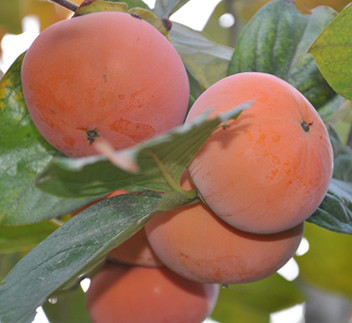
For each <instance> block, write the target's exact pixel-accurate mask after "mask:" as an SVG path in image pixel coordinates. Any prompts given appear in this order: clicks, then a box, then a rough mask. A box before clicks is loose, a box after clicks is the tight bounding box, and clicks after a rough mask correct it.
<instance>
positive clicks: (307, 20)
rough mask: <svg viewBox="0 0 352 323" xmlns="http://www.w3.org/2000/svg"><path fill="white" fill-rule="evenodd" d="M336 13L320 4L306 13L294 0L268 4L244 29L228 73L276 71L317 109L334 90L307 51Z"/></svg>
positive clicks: (275, 73)
mask: <svg viewBox="0 0 352 323" xmlns="http://www.w3.org/2000/svg"><path fill="white" fill-rule="evenodd" d="M335 16H336V13H335V11H334V10H333V9H331V8H328V7H317V8H315V9H313V10H312V13H311V14H310V15H304V14H302V13H300V12H299V11H298V10H297V9H296V7H295V4H294V1H287V0H278V1H272V2H270V3H268V4H267V5H265V6H264V7H263V8H262V9H260V10H259V11H258V13H257V14H256V15H255V16H254V17H253V18H252V20H251V21H250V22H249V23H248V25H247V26H246V27H245V29H244V30H243V32H242V34H241V36H240V39H239V41H238V44H237V46H236V49H235V51H234V54H233V56H232V60H231V63H230V66H229V71H228V73H229V74H235V73H240V72H249V71H253V72H254V71H256V72H264V73H270V74H274V75H276V76H278V77H279V78H281V79H284V80H286V81H287V82H289V83H290V84H292V85H293V86H294V87H295V88H297V89H298V90H299V91H300V92H301V93H303V95H304V96H305V97H306V98H307V99H308V100H309V101H310V102H311V103H312V104H313V105H314V106H315V108H317V109H318V108H319V107H320V106H321V105H322V104H324V103H325V102H326V101H328V100H329V99H331V98H332V97H333V96H334V95H335V92H334V91H333V90H332V89H331V88H330V87H329V86H328V84H327V82H326V81H325V80H324V78H323V77H322V75H321V74H320V72H319V69H318V67H317V65H316V63H315V61H314V58H313V57H312V56H311V55H310V54H307V51H308V49H309V48H310V46H311V45H312V43H313V42H314V40H315V39H316V37H318V35H319V34H320V33H321V31H322V30H323V29H324V28H325V26H326V25H327V24H328V23H329V22H330V21H331V20H332V19H333V18H334V17H335Z"/></svg>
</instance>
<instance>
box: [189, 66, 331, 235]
mask: <svg viewBox="0 0 352 323" xmlns="http://www.w3.org/2000/svg"><path fill="white" fill-rule="evenodd" d="M248 101H252V102H253V105H252V106H251V107H250V108H248V109H246V110H245V111H243V112H242V113H241V114H240V115H239V117H238V118H237V119H236V120H230V121H228V122H226V126H222V127H219V128H218V129H217V130H216V131H215V132H214V133H213V135H212V136H211V137H210V138H209V139H208V140H207V142H206V143H205V145H203V146H202V148H201V149H200V150H199V152H198V153H197V155H196V156H195V158H194V159H193V160H192V162H191V163H190V165H189V167H188V169H189V173H190V175H191V178H192V180H193V181H194V183H195V186H196V188H197V190H198V191H199V193H200V195H201V196H202V198H203V199H204V201H205V202H206V203H207V205H208V206H209V207H210V208H211V209H212V210H213V211H214V212H215V213H216V215H217V216H219V217H221V219H222V220H224V221H225V222H227V223H229V224H230V225H232V226H233V227H235V228H237V229H240V230H243V231H248V232H253V233H274V232H280V231H284V230H288V229H290V228H293V227H295V226H297V225H298V224H299V223H301V222H303V221H305V220H306V219H307V218H308V217H310V216H311V215H312V213H313V212H314V211H315V210H316V209H317V208H318V206H319V204H320V203H321V202H322V200H323V198H324V196H325V194H326V192H327V189H328V186H329V183H330V180H331V177H332V171H333V152H332V147H331V143H330V140H329V135H328V133H327V130H326V128H325V125H324V123H323V121H322V120H321V118H320V116H319V114H318V113H317V111H316V110H315V109H314V107H313V106H312V105H311V104H310V102H309V101H308V100H307V99H306V98H305V97H304V96H303V95H302V94H301V93H300V92H299V91H298V90H296V89H295V88H294V87H293V86H291V85H290V84H289V83H287V82H286V81H284V80H282V79H279V78H278V77H276V76H274V75H270V74H265V73H258V72H246V73H239V74H235V75H231V76H228V77H226V78H224V79H222V80H220V81H218V82H217V83H215V84H213V85H212V86H211V87H210V88H208V89H207V90H206V91H204V92H203V93H202V94H201V95H200V96H199V98H198V99H197V100H196V101H195V103H194V104H193V106H192V107H191V109H190V112H189V114H188V116H187V119H186V123H187V122H189V121H191V120H193V119H194V118H195V117H197V116H198V115H200V114H202V113H204V112H205V111H206V110H208V109H211V108H212V109H213V110H212V111H211V113H210V118H211V117H214V116H216V115H218V114H220V113H222V112H225V111H228V110H230V109H232V108H235V107H236V106H238V105H240V104H242V103H245V102H248Z"/></svg>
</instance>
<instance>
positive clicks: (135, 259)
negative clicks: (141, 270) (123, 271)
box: [108, 228, 163, 267]
mask: <svg viewBox="0 0 352 323" xmlns="http://www.w3.org/2000/svg"><path fill="white" fill-rule="evenodd" d="M108 258H109V259H112V260H117V261H119V262H122V263H125V264H130V265H139V266H149V267H155V266H162V265H163V264H162V263H161V262H160V260H159V259H158V257H157V256H156V254H155V253H154V251H153V249H152V248H151V246H150V245H149V242H148V240H147V237H146V235H145V231H144V228H142V229H140V230H139V231H138V232H137V233H135V234H134V235H133V236H132V237H131V238H129V239H127V240H126V241H125V242H123V243H122V244H120V245H119V246H118V247H116V248H114V249H113V250H111V251H110V252H109V254H108Z"/></svg>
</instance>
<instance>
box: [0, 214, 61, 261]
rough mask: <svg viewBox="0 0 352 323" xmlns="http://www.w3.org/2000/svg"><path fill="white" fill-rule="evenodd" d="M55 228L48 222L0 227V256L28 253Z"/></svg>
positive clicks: (55, 226) (53, 224)
mask: <svg viewBox="0 0 352 323" xmlns="http://www.w3.org/2000/svg"><path fill="white" fill-rule="evenodd" d="M57 227H58V226H57V225H56V224H55V223H52V222H50V221H43V222H40V223H35V224H27V225H20V226H0V254H8V253H15V252H21V251H28V250H30V249H32V248H34V247H35V246H36V245H37V244H38V243H39V242H40V241H42V240H43V239H45V238H46V237H47V236H48V235H49V234H50V233H52V232H53V231H55V230H56V229H57Z"/></svg>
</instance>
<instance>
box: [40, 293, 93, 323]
mask: <svg viewBox="0 0 352 323" xmlns="http://www.w3.org/2000/svg"><path fill="white" fill-rule="evenodd" d="M43 310H44V312H45V315H46V316H47V318H48V319H49V322H50V323H64V322H68V323H70V322H74V323H91V320H90V318H89V316H88V313H87V309H86V303H85V297H84V292H83V291H82V289H81V288H79V287H76V288H73V289H72V290H69V291H65V292H62V293H59V294H57V295H54V296H53V297H51V298H50V302H49V301H47V302H45V303H44V305H43Z"/></svg>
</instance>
